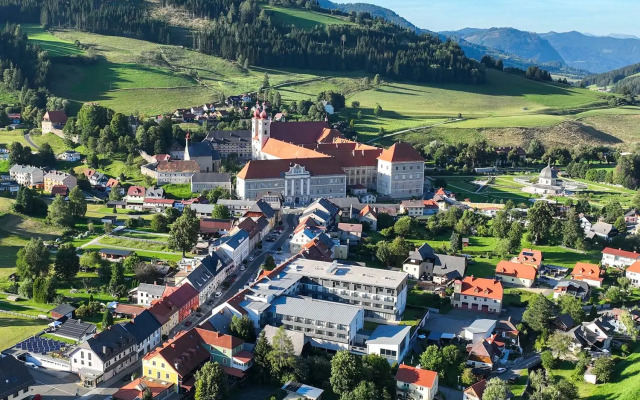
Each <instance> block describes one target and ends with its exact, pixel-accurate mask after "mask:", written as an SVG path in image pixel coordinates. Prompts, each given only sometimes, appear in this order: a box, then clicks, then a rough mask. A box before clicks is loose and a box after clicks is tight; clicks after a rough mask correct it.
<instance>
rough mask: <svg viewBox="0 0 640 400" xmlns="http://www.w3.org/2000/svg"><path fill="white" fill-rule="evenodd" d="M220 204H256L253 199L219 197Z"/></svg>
mask: <svg viewBox="0 0 640 400" xmlns="http://www.w3.org/2000/svg"><path fill="white" fill-rule="evenodd" d="M218 204H222V205H223V206H227V207H247V208H249V207H252V206H253V205H254V204H255V201H253V200H234V199H218Z"/></svg>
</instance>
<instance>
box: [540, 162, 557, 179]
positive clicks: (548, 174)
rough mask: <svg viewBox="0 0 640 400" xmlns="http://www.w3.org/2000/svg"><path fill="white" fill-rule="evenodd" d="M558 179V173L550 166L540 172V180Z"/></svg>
mask: <svg viewBox="0 0 640 400" xmlns="http://www.w3.org/2000/svg"><path fill="white" fill-rule="evenodd" d="M557 177H558V172H557V171H556V170H555V169H553V168H552V167H551V165H547V166H546V167H544V168H543V169H542V171H540V178H544V179H553V178H557Z"/></svg>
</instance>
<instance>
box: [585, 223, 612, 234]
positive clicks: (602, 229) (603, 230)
mask: <svg viewBox="0 0 640 400" xmlns="http://www.w3.org/2000/svg"><path fill="white" fill-rule="evenodd" d="M591 230H592V231H593V232H595V233H599V234H601V235H609V234H611V233H612V232H613V231H616V232H617V229H616V228H615V227H614V226H613V225H611V224H607V223H606V222H596V223H595V224H593V225H592V226H591Z"/></svg>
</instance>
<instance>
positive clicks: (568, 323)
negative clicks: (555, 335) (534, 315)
mask: <svg viewBox="0 0 640 400" xmlns="http://www.w3.org/2000/svg"><path fill="white" fill-rule="evenodd" d="M556 324H558V325H560V326H563V327H566V328H567V329H571V328H573V327H574V326H576V322H575V321H574V320H573V318H571V315H569V314H560V315H558V316H557V317H556Z"/></svg>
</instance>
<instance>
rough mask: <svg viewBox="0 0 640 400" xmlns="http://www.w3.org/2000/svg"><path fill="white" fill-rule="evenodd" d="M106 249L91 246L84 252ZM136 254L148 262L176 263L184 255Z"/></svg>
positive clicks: (148, 252) (143, 252)
mask: <svg viewBox="0 0 640 400" xmlns="http://www.w3.org/2000/svg"><path fill="white" fill-rule="evenodd" d="M105 247H108V246H101V245H91V246H87V247H84V248H83V249H84V250H100V249H103V248H105ZM135 253H136V254H137V255H139V256H140V257H142V258H144V259H147V260H156V259H157V260H167V261H176V262H177V261H180V260H182V254H180V253H175V254H164V253H157V252H155V251H144V250H136V251H135ZM187 255H189V253H187Z"/></svg>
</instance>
